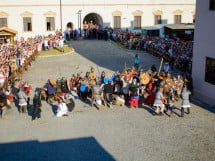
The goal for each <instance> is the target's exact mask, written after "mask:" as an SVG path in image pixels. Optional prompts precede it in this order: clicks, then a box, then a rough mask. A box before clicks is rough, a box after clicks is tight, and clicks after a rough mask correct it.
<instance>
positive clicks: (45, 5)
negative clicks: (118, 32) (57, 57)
mask: <svg viewBox="0 0 215 161" xmlns="http://www.w3.org/2000/svg"><path fill="white" fill-rule="evenodd" d="M0 2H1V3H0V27H2V26H7V27H9V28H12V29H14V30H16V31H18V37H20V36H23V37H29V36H34V35H48V34H50V33H53V32H54V30H56V29H61V28H62V30H65V29H66V28H67V27H73V28H79V26H80V23H81V24H82V23H83V22H84V20H86V21H88V22H89V21H92V22H93V23H96V24H98V25H100V26H103V27H112V28H122V29H125V28H128V29H129V30H135V31H138V32H139V31H140V29H141V28H143V27H144V26H152V25H155V24H174V23H192V22H193V20H194V17H195V0H91V1H89V0H44V1H40V0H0ZM81 26H82V25H81Z"/></svg>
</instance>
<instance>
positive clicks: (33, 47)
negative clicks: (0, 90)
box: [0, 30, 62, 86]
mask: <svg viewBox="0 0 215 161" xmlns="http://www.w3.org/2000/svg"><path fill="white" fill-rule="evenodd" d="M61 43H62V32H61V31H59V30H56V32H55V34H54V35H48V36H35V37H34V38H32V37H29V38H27V39H24V38H23V37H21V38H20V39H19V40H15V42H14V44H11V43H10V42H9V41H4V42H2V43H0V86H1V85H3V84H4V82H5V81H6V80H7V78H8V77H10V75H11V73H12V71H11V70H12V69H11V67H12V66H13V67H14V66H15V68H17V69H18V68H19V67H24V66H25V62H30V61H31V60H30V59H31V56H32V55H33V54H37V53H38V52H39V51H41V50H50V49H51V48H56V47H57V46H60V45H61ZM28 65H31V64H30V63H28Z"/></svg>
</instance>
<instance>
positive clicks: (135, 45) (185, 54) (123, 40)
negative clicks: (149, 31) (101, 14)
mask: <svg viewBox="0 0 215 161" xmlns="http://www.w3.org/2000/svg"><path fill="white" fill-rule="evenodd" d="M111 39H112V40H113V41H115V42H116V43H119V44H121V45H122V46H124V47H125V48H127V49H131V50H144V51H147V52H149V53H151V54H153V55H154V56H157V57H159V58H163V59H164V61H166V62H168V63H169V64H170V66H171V68H172V69H175V68H176V69H179V70H181V71H183V72H189V73H191V71H192V69H191V68H192V55H193V41H185V40H180V39H179V38H178V39H170V38H160V37H153V36H144V35H142V34H140V33H131V32H126V31H124V32H122V31H113V32H112V34H111Z"/></svg>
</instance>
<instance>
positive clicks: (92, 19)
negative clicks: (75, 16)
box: [83, 13, 103, 27]
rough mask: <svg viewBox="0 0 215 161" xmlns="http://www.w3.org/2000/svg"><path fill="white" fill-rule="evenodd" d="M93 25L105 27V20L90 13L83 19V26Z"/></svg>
mask: <svg viewBox="0 0 215 161" xmlns="http://www.w3.org/2000/svg"><path fill="white" fill-rule="evenodd" d="M84 23H87V24H93V25H97V26H99V27H103V20H102V17H101V16H100V15H99V14H97V13H89V14H87V15H86V16H85V17H84V19H83V24H84Z"/></svg>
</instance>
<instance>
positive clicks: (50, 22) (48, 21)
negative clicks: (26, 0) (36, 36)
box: [46, 17, 55, 31]
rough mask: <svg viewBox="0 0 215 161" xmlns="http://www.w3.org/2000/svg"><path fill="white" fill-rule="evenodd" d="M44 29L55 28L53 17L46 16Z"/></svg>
mask: <svg viewBox="0 0 215 161" xmlns="http://www.w3.org/2000/svg"><path fill="white" fill-rule="evenodd" d="M46 30H47V31H54V30H55V19H54V17H46Z"/></svg>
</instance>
